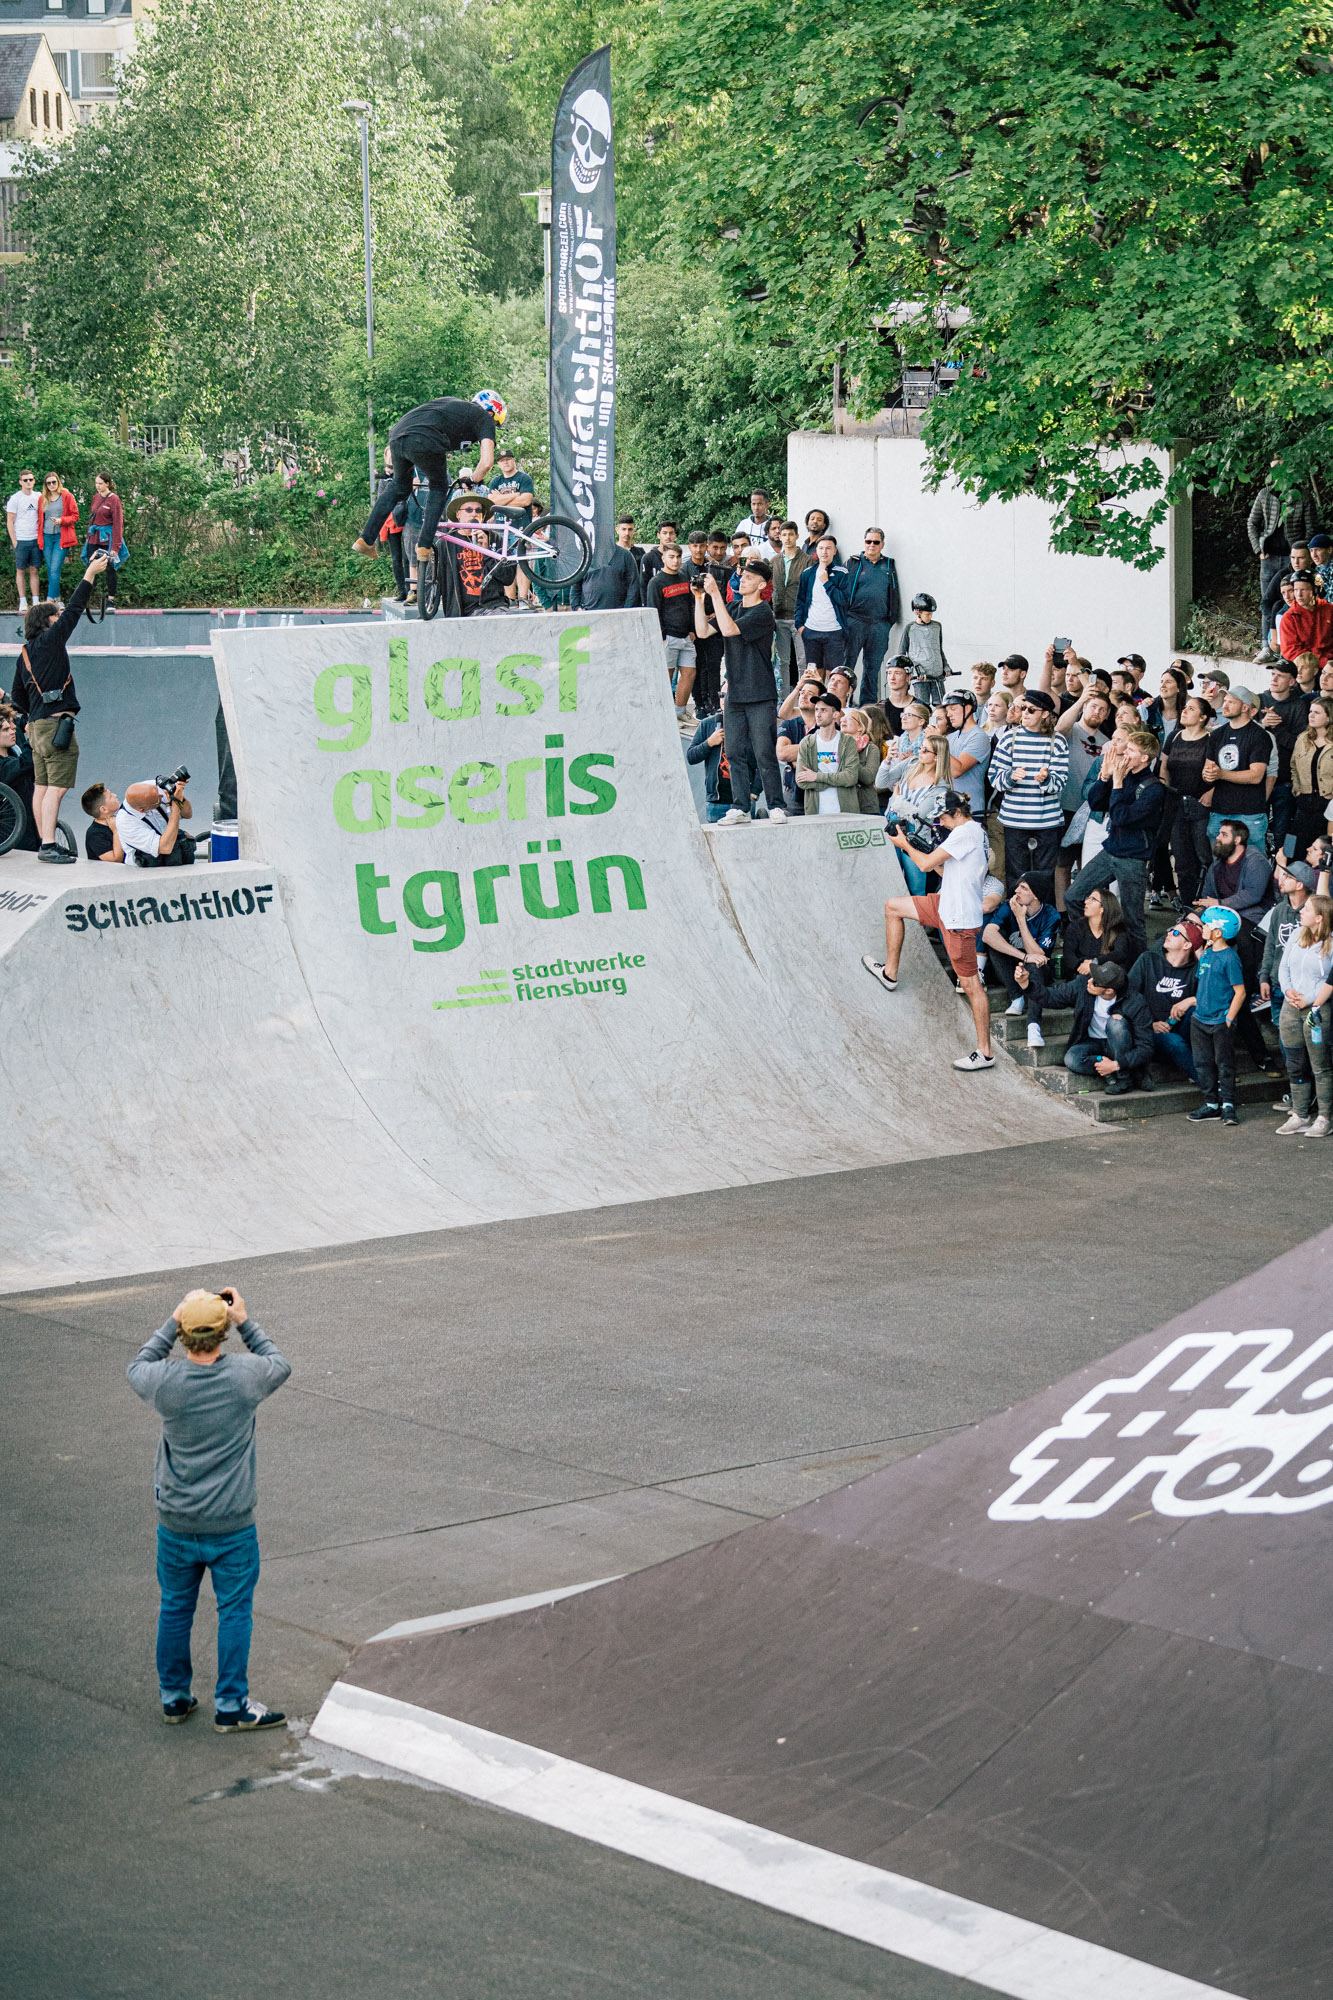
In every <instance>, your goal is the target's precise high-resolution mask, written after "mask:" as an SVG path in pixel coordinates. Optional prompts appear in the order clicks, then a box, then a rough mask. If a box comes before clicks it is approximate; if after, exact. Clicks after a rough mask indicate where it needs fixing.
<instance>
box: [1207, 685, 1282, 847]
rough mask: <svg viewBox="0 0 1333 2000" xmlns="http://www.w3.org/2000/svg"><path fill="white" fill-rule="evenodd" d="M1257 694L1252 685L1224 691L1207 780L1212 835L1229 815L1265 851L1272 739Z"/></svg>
mask: <svg viewBox="0 0 1333 2000" xmlns="http://www.w3.org/2000/svg"><path fill="white" fill-rule="evenodd" d="M1258 707H1259V699H1258V696H1257V695H1255V694H1252V693H1251V691H1250V689H1249V688H1247V687H1234V688H1228V689H1227V691H1226V693H1225V694H1224V695H1223V696H1222V717H1223V720H1222V727H1221V728H1220V729H1215V730H1214V731H1213V732H1212V734H1211V736H1210V737H1209V738H1208V756H1207V758H1206V759H1205V761H1204V767H1203V773H1202V776H1203V782H1204V784H1205V785H1207V786H1209V787H1210V790H1209V791H1207V792H1205V793H1204V804H1205V805H1206V806H1207V808H1208V814H1209V817H1208V838H1209V840H1216V838H1217V833H1218V828H1219V827H1220V826H1221V824H1222V822H1223V820H1224V819H1242V820H1244V822H1245V824H1246V826H1247V827H1248V828H1249V830H1250V838H1251V840H1252V841H1253V842H1254V844H1255V847H1256V848H1257V849H1258V850H1259V852H1260V853H1262V852H1263V848H1264V843H1265V840H1266V839H1267V835H1268V789H1267V778H1268V764H1269V759H1270V758H1271V757H1272V755H1273V739H1272V737H1271V736H1270V735H1269V733H1268V731H1267V730H1266V729H1261V728H1260V727H1259V724H1258V723H1257V722H1256V721H1255V719H1254V718H1255V715H1256V713H1257V711H1258Z"/></svg>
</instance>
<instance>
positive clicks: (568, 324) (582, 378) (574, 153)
mask: <svg viewBox="0 0 1333 2000" xmlns="http://www.w3.org/2000/svg"><path fill="white" fill-rule="evenodd" d="M551 259H552V270H551V512H552V513H553V514H568V515H571V516H572V517H573V518H574V519H575V520H576V521H581V522H582V523H583V525H584V527H585V528H586V529H587V531H588V536H589V539H590V540H591V542H592V544H593V563H594V565H600V564H602V563H604V562H605V561H606V560H607V558H608V557H609V555H610V553H611V550H612V548H613V547H614V546H615V539H616V533H615V511H616V507H615V474H616V449H615V400H616V184H615V158H614V154H613V152H612V146H611V51H610V48H609V47H608V48H602V49H598V50H597V52H596V54H595V55H590V56H588V57H586V58H585V60H584V61H583V62H581V63H580V64H579V66H578V68H577V69H576V70H575V71H574V73H573V75H572V76H571V77H570V79H569V81H568V83H566V85H565V87H564V89H563V90H562V91H561V93H560V104H559V108H558V109H557V111H556V114H555V131H554V133H553V135H552V139H551Z"/></svg>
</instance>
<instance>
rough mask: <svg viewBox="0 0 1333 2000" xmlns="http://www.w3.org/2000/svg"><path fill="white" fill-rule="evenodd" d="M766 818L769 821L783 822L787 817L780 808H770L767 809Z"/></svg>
mask: <svg viewBox="0 0 1333 2000" xmlns="http://www.w3.org/2000/svg"><path fill="white" fill-rule="evenodd" d="M768 816H769V818H770V819H776V820H784V819H786V817H787V815H786V813H785V812H784V811H783V809H782V807H781V806H770V807H769V809H768Z"/></svg>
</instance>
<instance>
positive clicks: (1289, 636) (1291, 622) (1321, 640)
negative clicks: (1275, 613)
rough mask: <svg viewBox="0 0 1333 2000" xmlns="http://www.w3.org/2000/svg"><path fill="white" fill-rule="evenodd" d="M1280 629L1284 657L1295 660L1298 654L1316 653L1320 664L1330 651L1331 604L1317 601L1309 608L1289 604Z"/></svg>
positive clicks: (1332, 648) (1332, 647)
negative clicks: (1304, 609) (1302, 608)
mask: <svg viewBox="0 0 1333 2000" xmlns="http://www.w3.org/2000/svg"><path fill="white" fill-rule="evenodd" d="M1279 630H1280V631H1281V634H1282V657H1283V659H1284V660H1294V659H1295V658H1296V656H1297V655H1298V654H1299V653H1317V654H1318V656H1319V659H1320V662H1321V664H1322V662H1323V661H1324V660H1326V659H1328V657H1329V655H1330V654H1333V604H1320V603H1319V602H1318V601H1316V602H1315V603H1314V604H1312V605H1311V606H1310V609H1309V610H1308V611H1302V610H1301V608H1300V606H1299V605H1298V604H1289V605H1288V606H1287V609H1286V610H1285V611H1284V612H1283V614H1282V624H1281V626H1280V627H1279Z"/></svg>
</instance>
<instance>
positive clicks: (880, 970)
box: [861, 791, 995, 1070]
mask: <svg viewBox="0 0 1333 2000" xmlns="http://www.w3.org/2000/svg"><path fill="white" fill-rule="evenodd" d="M937 825H938V826H939V827H940V829H941V830H942V832H943V834H944V839H943V840H942V841H941V842H940V844H939V845H938V847H935V848H932V849H931V851H930V852H929V853H927V852H925V851H924V849H922V848H919V847H914V846H913V845H912V844H911V842H910V841H909V839H908V837H907V833H906V832H905V831H904V829H903V827H902V826H901V825H897V824H894V825H891V826H889V839H890V840H891V841H892V842H893V844H894V846H895V847H896V848H897V849H898V852H899V854H900V855H902V856H904V857H905V858H909V859H910V860H912V861H913V862H915V864H916V866H917V867H918V868H919V869H920V870H921V871H922V873H923V874H925V873H928V872H929V871H931V870H933V869H939V871H940V886H939V889H938V891H937V892H932V893H931V894H930V895H928V896H890V897H889V900H888V901H887V903H885V905H884V958H883V961H882V963H881V961H880V960H879V959H876V958H872V957H871V956H870V955H869V953H867V954H866V956H865V957H864V958H863V959H862V960H861V963H862V965H863V966H864V967H865V969H866V971H867V972H868V973H869V974H870V976H871V978H872V979H876V980H878V981H879V984H880V985H881V986H882V987H883V988H884V990H885V992H886V993H895V992H896V991H897V990H898V963H899V960H900V959H901V957H902V951H903V939H904V938H905V937H906V935H907V926H908V924H909V923H914V924H925V925H928V926H930V927H932V928H934V929H936V930H938V932H939V934H940V937H941V938H942V939H943V941H944V949H945V951H946V952H947V953H948V955H949V963H950V965H951V966H952V967H953V969H954V971H955V973H956V974H957V975H958V986H959V990H960V992H962V993H965V994H966V995H967V999H968V1004H969V1005H970V1007H971V1009H972V1020H973V1024H974V1026H975V1028H976V1031H977V1045H976V1047H975V1048H974V1049H973V1050H972V1052H971V1054H970V1055H965V1056H959V1057H958V1058H957V1060H956V1061H955V1063H954V1068H955V1069H965V1070H976V1069H994V1067H995V1057H994V1056H993V1055H992V1053H991V1045H990V1002H989V1001H988V1000H987V998H986V989H985V987H984V986H983V985H982V983H981V973H980V970H979V968H978V965H977V933H978V931H979V930H980V929H981V926H982V923H983V921H984V918H985V910H984V907H983V902H982V897H983V894H984V891H985V886H986V870H987V867H988V865H989V849H988V847H987V844H986V835H985V832H984V831H983V829H982V828H981V827H979V826H978V825H977V824H976V822H975V821H974V819H973V818H972V803H971V800H970V799H966V798H964V796H963V794H962V793H961V792H953V791H950V792H946V793H945V795H944V806H943V810H942V811H941V812H940V814H939V818H938V821H937Z"/></svg>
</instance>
